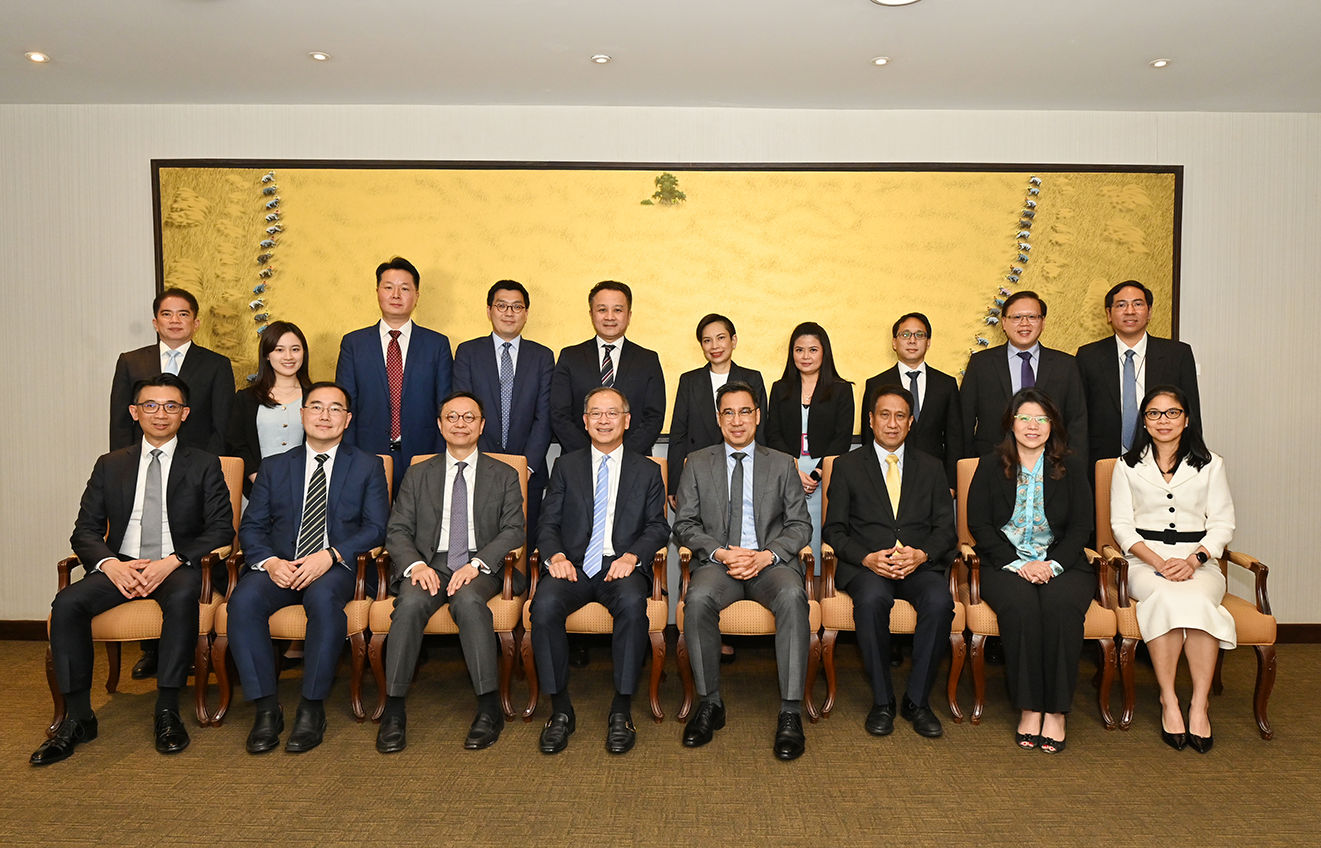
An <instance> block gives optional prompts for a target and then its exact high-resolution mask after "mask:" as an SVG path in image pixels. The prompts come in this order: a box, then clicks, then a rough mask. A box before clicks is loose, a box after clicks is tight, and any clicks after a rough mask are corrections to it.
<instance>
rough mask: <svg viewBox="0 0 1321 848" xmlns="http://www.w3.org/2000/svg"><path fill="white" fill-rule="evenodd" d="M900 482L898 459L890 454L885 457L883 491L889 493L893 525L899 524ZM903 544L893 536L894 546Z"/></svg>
mask: <svg viewBox="0 0 1321 848" xmlns="http://www.w3.org/2000/svg"><path fill="white" fill-rule="evenodd" d="M901 485H902V482H901V481H900V479H899V457H898V456H896V455H895V454H892V453H887V454H886V455H885V490H886V491H887V492H889V493H890V508H891V509H892V510H894V523H895V524H896V525H898V524H899V488H900V486H901ZM903 544H904V543H903V542H901V541H899V537H898V536H895V538H894V546H895V547H896V548H898V547H903Z"/></svg>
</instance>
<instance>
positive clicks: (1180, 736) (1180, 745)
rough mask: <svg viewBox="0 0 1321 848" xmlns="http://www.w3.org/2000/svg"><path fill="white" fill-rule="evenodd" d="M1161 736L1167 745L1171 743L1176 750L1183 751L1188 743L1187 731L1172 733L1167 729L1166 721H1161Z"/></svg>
mask: <svg viewBox="0 0 1321 848" xmlns="http://www.w3.org/2000/svg"><path fill="white" fill-rule="evenodd" d="M1160 738H1161V741H1162V742H1164V743H1165V744H1166V745H1169V746H1170V747H1171V748H1173V749H1174V750H1176V751H1182V750H1183V749H1184V748H1185V747H1186V746H1187V745H1188V734H1187V732H1183V733H1170V732H1169V731H1168V730H1166V729H1165V724H1164V722H1162V723H1161V728H1160Z"/></svg>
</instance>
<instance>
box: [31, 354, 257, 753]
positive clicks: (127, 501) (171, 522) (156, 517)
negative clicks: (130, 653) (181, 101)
mask: <svg viewBox="0 0 1321 848" xmlns="http://www.w3.org/2000/svg"><path fill="white" fill-rule="evenodd" d="M132 398H133V402H132V403H131V404H130V405H129V408H128V414H129V415H130V416H131V417H132V419H133V420H134V421H136V422H137V424H138V434H139V435H138V440H137V441H136V442H134V443H133V444H132V445H130V446H128V447H125V448H121V449H119V450H116V451H112V452H111V453H108V454H105V455H104V456H102V457H101V458H100V459H98V460H97V461H96V467H95V468H93V469H92V476H91V479H89V480H88V481H87V489H86V490H85V491H84V492H83V499H82V504H81V505H80V506H79V508H78V520H77V522H76V523H75V524H74V528H73V536H72V537H70V539H69V544H70V546H72V548H73V552H74V553H75V554H77V556H78V559H79V561H80V562H81V563H82V565H83V568H85V569H86V570H87V576H86V577H84V578H83V579H82V580H79V581H77V582H76V583H72V584H70V585H69V587H68V588H66V589H64V590H62V591H61V592H60V593H59V594H57V595H56V596H55V600H54V601H53V602H52V603H51V619H50V652H51V663H52V665H53V666H54V669H55V678H56V682H57V683H58V684H59V690H60V692H61V693H63V695H64V701H65V704H66V706H67V710H68V714H67V716H66V718H65V719H64V721H63V722H62V723H61V724H60V726H59V727H58V728H57V729H56V731H55V735H54V736H52V737H51V738H50V739H48V740H46V741H45V742H44V743H42V745H41V747H40V748H38V749H37V751H36V753H34V754H33V755H32V758H31V763H32V764H33V765H35V766H41V765H48V764H50V763H56V762H59V761H60V760H63V759H67V758H68V757H69V756H71V755H72V754H73V750H74V747H75V746H77V745H78V744H79V743H82V742H90V741H91V740H93V739H95V738H96V731H97V726H96V715H95V714H94V713H93V712H92V696H91V692H92V665H93V658H94V655H93V652H92V618H93V617H94V616H96V615H98V614H100V613H103V612H105V611H107V610H109V609H112V608H113V607H116V606H118V605H120V604H122V603H124V602H125V601H131V600H134V599H137V598H150V599H151V600H153V601H155V602H156V603H158V604H160V608H161V617H162V622H161V638H160V654H159V657H160V661H159V662H160V664H159V669H158V674H157V676H156V728H155V729H156V750H157V751H160V752H161V753H162V754H173V753H176V752H178V751H182V750H183V749H184V748H187V747H188V741H189V740H188V731H187V730H186V729H185V728H184V724H183V721H182V719H180V717H179V689H180V688H181V687H182V686H183V685H184V683H186V682H187V681H188V666H189V663H190V662H191V661H192V656H193V648H194V646H196V644H197V615H198V609H197V600H198V597H199V596H200V595H201V593H202V573H201V568H200V566H201V562H202V558H203V557H204V556H206V555H207V554H208V553H210V552H211V551H213V550H215V549H216V548H218V547H222V546H224V545H228V544H229V543H230V541H231V540H232V539H233V534H234V512H233V509H232V508H231V507H230V504H229V489H228V488H226V486H225V477H224V475H223V474H222V473H221V471H220V460H219V459H217V458H216V457H215V456H214V455H212V454H210V453H207V452H206V451H204V450H202V449H200V448H195V447H186V446H185V445H183V444H181V443H180V442H179V438H178V433H179V426H180V425H181V424H182V423H183V421H184V419H186V418H187V417H188V386H187V385H186V384H185V383H184V382H183V381H182V380H180V379H179V378H178V377H176V376H175V375H173V374H169V373H165V374H157V375H155V376H154V377H150V378H148V379H145V380H139V381H138V382H137V385H135V386H134V387H133V394H132Z"/></svg>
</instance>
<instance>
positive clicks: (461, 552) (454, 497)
mask: <svg viewBox="0 0 1321 848" xmlns="http://www.w3.org/2000/svg"><path fill="white" fill-rule="evenodd" d="M467 467H468V463H466V462H456V463H454V487H453V488H452V489H451V490H450V539H449V560H448V565H449V569H450V573H451V574H453V573H454V572H456V571H458V570H459V569H460V568H463V567H464V566H465V565H467V564H468V481H467V480H466V479H465V478H464V475H463V469H465V468H467Z"/></svg>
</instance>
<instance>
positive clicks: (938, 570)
mask: <svg viewBox="0 0 1321 848" xmlns="http://www.w3.org/2000/svg"><path fill="white" fill-rule="evenodd" d="M912 409H913V396H912V395H911V394H909V392H908V391H907V390H905V389H902V388H900V387H899V386H882V387H880V388H879V389H877V390H876V396H875V397H874V398H873V405H872V410H871V426H872V431H873V432H874V433H875V434H876V435H875V441H873V442H871V443H869V444H867V445H863V446H862V447H861V448H859V449H858V450H855V451H851V452H850V453H847V454H844V455H843V456H841V457H839V458H838V459H836V460H835V466H834V470H833V471H832V472H831V475H830V489H829V490H828V491H827V492H826V499H827V504H828V506H827V508H826V509H827V512H826V517H825V524H824V526H823V527H822V533H821V538H822V540H823V541H824V542H825V543H826V544H828V545H830V546H831V547H833V548H834V549H835V556H836V557H837V558H838V559H837V563H838V565H837V566H836V569H837V570H836V577H835V582H836V585H837V586H839V588H841V589H843V590H844V591H846V592H848V593H849V596H850V597H851V598H852V599H853V619H854V622H855V623H856V625H857V633H858V649H859V650H860V651H861V652H862V664H863V668H864V669H865V670H866V672H867V677H868V678H869V679H870V680H871V684H872V704H873V706H872V709H871V712H870V713H868V715H867V721H866V724H865V727H866V728H867V732H868V733H871V734H874V735H876V736H886V735H888V734H889V733H890V732H891V731H893V730H894V716H895V697H894V686H893V685H892V683H891V681H890V664H889V662H888V660H889V655H890V610H891V609H892V608H893V607H894V601H895V598H902V599H903V600H905V601H908V603H910V604H912V605H913V608H914V609H915V610H917V630H916V632H915V633H914V634H913V673H912V674H911V675H909V677H908V688H907V691H906V693H905V695H904V700H903V704H902V706H901V707H900V714H901V715H902V716H903V717H904V718H905V719H907V720H908V721H910V722H912V724H913V729H914V730H916V731H917V732H918V733H919V734H921V735H923V736H927V737H932V738H934V737H937V736H940V735H941V733H943V732H944V730H943V728H942V727H941V725H940V719H939V718H937V717H936V714H935V713H934V712H932V710H931V708H930V706H928V700H927V699H928V695H929V693H930V692H931V685H932V684H933V683H935V681H936V671H937V669H938V667H939V665H940V658H941V655H942V653H943V649H944V646H945V645H946V643H947V641H948V639H949V628H950V625H951V623H953V621H954V601H953V599H952V598H951V597H950V593H949V582H948V577H947V572H946V568H948V566H949V563H950V560H951V559H952V558H953V554H954V545H955V541H956V539H957V534H956V532H955V528H954V504H953V501H952V500H951V498H950V494H949V489H948V487H947V486H946V478H945V469H944V468H943V467H942V465H941V463H940V462H939V461H938V460H936V459H935V458H934V457H931V456H928V455H926V454H924V453H922V451H920V450H918V449H916V448H915V447H912V446H910V445H908V444H906V443H905V440H906V439H907V437H908V432H909V429H910V427H911V426H912V420H913V419H912Z"/></svg>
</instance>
